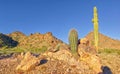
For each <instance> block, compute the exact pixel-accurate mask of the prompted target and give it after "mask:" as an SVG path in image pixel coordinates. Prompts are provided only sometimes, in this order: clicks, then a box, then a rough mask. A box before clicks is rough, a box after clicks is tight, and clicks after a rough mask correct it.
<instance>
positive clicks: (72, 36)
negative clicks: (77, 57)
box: [69, 29, 78, 54]
mask: <svg viewBox="0 0 120 74" xmlns="http://www.w3.org/2000/svg"><path fill="white" fill-rule="evenodd" d="M69 45H70V49H71V51H72V53H74V54H75V53H77V48H78V33H77V31H76V30H75V29H72V30H70V32H69Z"/></svg>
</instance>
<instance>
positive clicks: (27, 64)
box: [16, 52, 40, 72]
mask: <svg viewBox="0 0 120 74" xmlns="http://www.w3.org/2000/svg"><path fill="white" fill-rule="evenodd" d="M39 63H40V60H39V59H38V58H37V57H35V56H33V55H32V54H31V53H30V52H27V53H26V54H25V56H24V58H23V60H22V61H21V63H20V64H19V65H18V66H17V68H16V70H17V71H23V72H25V71H29V70H31V69H33V68H34V67H35V66H37V65H38V64H39Z"/></svg>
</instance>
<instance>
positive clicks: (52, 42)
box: [8, 31, 63, 48]
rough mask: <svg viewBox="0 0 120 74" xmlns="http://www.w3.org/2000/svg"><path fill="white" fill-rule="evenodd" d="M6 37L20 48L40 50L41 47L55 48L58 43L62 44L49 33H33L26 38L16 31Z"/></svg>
mask: <svg viewBox="0 0 120 74" xmlns="http://www.w3.org/2000/svg"><path fill="white" fill-rule="evenodd" d="M8 36H10V37H12V38H13V40H16V41H18V43H19V44H18V46H19V47H22V48H42V47H55V46H56V45H57V44H59V43H63V42H62V41H61V40H59V39H57V38H56V37H54V36H53V35H52V33H51V32H47V33H45V34H40V33H35V34H30V35H29V36H26V35H25V34H23V33H22V32H19V31H16V32H13V33H11V34H8Z"/></svg>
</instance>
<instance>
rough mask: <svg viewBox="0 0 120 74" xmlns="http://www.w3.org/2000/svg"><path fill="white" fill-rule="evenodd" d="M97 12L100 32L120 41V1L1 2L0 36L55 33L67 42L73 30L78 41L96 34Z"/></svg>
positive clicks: (38, 0) (2, 0) (37, 0)
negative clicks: (95, 17) (70, 31)
mask: <svg viewBox="0 0 120 74" xmlns="http://www.w3.org/2000/svg"><path fill="white" fill-rule="evenodd" d="M94 6H96V7H97V9H98V16H99V31H100V32H101V33H103V34H105V35H107V36H110V37H112V38H114V39H119V40H120V0H0V32H1V33H5V34H8V33H11V32H14V31H21V32H23V33H25V34H26V35H29V34H30V33H36V32H39V33H42V34H43V33H46V32H52V33H53V35H54V36H55V37H57V38H58V39H61V40H63V41H64V42H68V33H69V30H70V29H71V28H75V29H77V31H78V34H79V38H83V37H84V36H85V35H86V34H88V33H89V32H90V31H92V30H93V23H92V22H91V20H92V18H93V7H94Z"/></svg>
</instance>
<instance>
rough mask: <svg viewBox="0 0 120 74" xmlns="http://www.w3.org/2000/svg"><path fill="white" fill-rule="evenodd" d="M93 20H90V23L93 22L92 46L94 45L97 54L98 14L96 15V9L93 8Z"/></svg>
mask: <svg viewBox="0 0 120 74" xmlns="http://www.w3.org/2000/svg"><path fill="white" fill-rule="evenodd" d="M93 12H94V13H93V15H94V17H93V19H92V22H93V25H94V44H95V47H96V51H97V52H98V14H97V8H96V7H94V10H93Z"/></svg>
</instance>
